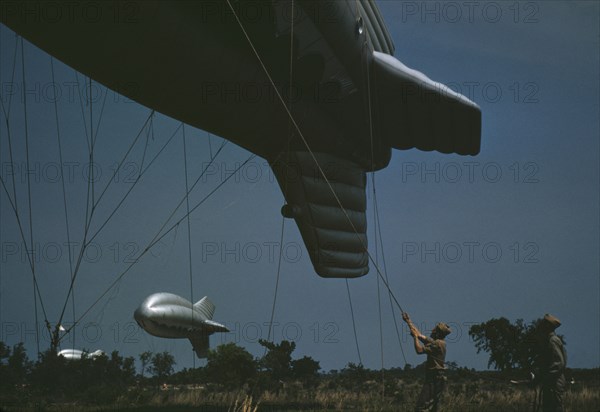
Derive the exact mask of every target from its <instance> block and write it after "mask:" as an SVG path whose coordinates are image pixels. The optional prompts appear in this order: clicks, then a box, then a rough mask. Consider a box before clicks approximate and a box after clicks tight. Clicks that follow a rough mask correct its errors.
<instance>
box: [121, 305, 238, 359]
mask: <svg viewBox="0 0 600 412" xmlns="http://www.w3.org/2000/svg"><path fill="white" fill-rule="evenodd" d="M214 313H215V305H214V304H213V303H212V302H211V301H210V300H208V297H206V296H205V297H203V298H202V299H200V300H199V301H198V302H196V303H195V304H193V305H192V303H191V302H190V301H189V300H187V299H184V298H182V297H181V296H177V295H174V294H172V293H155V294H153V295H150V296H148V297H147V298H146V299H145V300H144V301H143V302H142V304H141V305H140V306H139V307H138V308H137V309H136V310H135V312H134V314H133V317H134V318H135V320H136V322H137V323H138V325H140V326H141V327H142V328H143V329H144V330H145V331H146V332H148V333H149V334H151V335H154V336H158V337H160V338H171V339H181V338H187V339H189V340H190V342H191V343H192V346H193V347H194V352H196V355H198V357H199V358H206V357H207V354H208V349H209V340H208V337H209V336H210V335H211V334H213V333H215V332H229V329H227V328H226V327H225V326H224V325H221V324H220V323H217V322H213V320H212V317H213V314H214Z"/></svg>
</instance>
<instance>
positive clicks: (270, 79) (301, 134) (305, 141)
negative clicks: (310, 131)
mask: <svg viewBox="0 0 600 412" xmlns="http://www.w3.org/2000/svg"><path fill="white" fill-rule="evenodd" d="M227 4H228V6H229V8H230V9H231V11H232V13H233V15H234V17H235V19H236V21H237V23H238V25H239V26H240V29H241V30H242V32H243V34H244V36H245V37H246V40H247V41H248V43H249V45H250V47H251V48H252V51H253V52H254V54H255V56H256V58H257V59H258V61H259V63H260V65H261V67H262V69H263V71H264V73H265V75H266V76H267V78H268V80H269V82H270V84H271V86H272V87H273V90H274V92H275V95H276V96H277V98H278V99H279V101H280V102H281V104H282V105H283V108H284V110H285V111H286V112H287V115H288V117H289V118H290V121H291V122H292V124H293V125H294V128H295V129H296V131H297V132H298V136H299V137H300V139H301V140H302V143H303V144H304V146H305V147H306V149H307V151H308V152H309V154H310V155H311V157H312V159H313V161H314V162H315V165H316V166H317V169H318V170H319V173H320V174H321V176H322V177H323V180H324V181H325V182H326V183H327V185H328V187H329V190H330V191H331V193H332V195H333V197H334V199H335V201H336V203H337V204H338V205H339V207H340V209H341V210H342V212H343V213H344V215H345V217H346V219H347V221H348V223H349V224H350V226H351V227H352V230H353V231H354V234H355V235H356V236H357V237H358V239H359V242H360V243H361V245H362V248H363V250H364V251H365V253H366V254H367V256H368V257H369V261H370V262H371V263H372V264H373V265H374V267H375V269H376V271H377V275H378V276H379V277H380V278H381V280H382V282H383V284H384V285H385V286H386V288H387V289H388V291H389V292H390V294H391V295H392V298H393V299H394V302H395V304H396V305H397V306H398V308H399V309H400V311H401V312H402V313H404V310H403V309H402V305H400V302H399V301H398V299H397V298H396V296H395V295H394V293H393V292H392V290H391V288H390V286H389V283H388V282H387V281H386V280H385V279H384V277H383V274H382V273H381V270H380V269H379V266H378V265H377V263H376V262H375V260H374V259H373V256H372V255H371V254H370V253H369V250H368V248H367V247H366V245H365V243H364V241H363V240H362V239H361V238H360V235H359V233H358V230H357V229H356V226H355V225H354V223H353V222H352V220H351V219H350V216H349V215H348V212H347V211H346V209H345V208H344V206H343V205H342V202H341V201H340V199H339V197H338V195H337V193H336V192H335V190H334V189H333V186H332V185H331V182H330V181H329V179H328V178H327V176H326V175H325V172H324V171H323V168H322V167H321V165H320V164H319V162H318V161H317V158H316V156H315V154H314V152H313V151H312V150H311V148H310V145H309V144H308V142H307V140H306V138H305V137H304V134H303V133H302V131H301V130H300V127H299V126H298V124H297V123H296V121H295V119H294V117H293V115H292V114H291V112H290V110H289V108H288V107H287V105H286V104H285V101H284V100H283V97H282V96H281V93H280V92H279V90H278V89H277V87H276V86H275V82H274V81H273V78H272V77H271V75H270V74H269V71H268V70H267V68H266V66H265V64H264V62H263V61H262V59H261V57H260V55H259V54H258V52H257V50H256V48H255V47H254V44H253V42H252V40H251V39H250V37H249V36H248V33H247V32H246V29H245V28H244V26H243V24H242V22H241V21H240V19H239V16H238V15H237V13H236V12H235V9H234V8H233V6H232V4H231V1H230V0H227Z"/></svg>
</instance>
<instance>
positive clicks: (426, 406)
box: [402, 313, 451, 412]
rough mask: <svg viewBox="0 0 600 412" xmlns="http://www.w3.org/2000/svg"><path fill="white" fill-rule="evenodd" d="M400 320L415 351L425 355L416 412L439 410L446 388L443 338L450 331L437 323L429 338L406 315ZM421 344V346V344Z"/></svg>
mask: <svg viewBox="0 0 600 412" xmlns="http://www.w3.org/2000/svg"><path fill="white" fill-rule="evenodd" d="M402 319H404V321H405V322H406V323H407V325H408V327H409V328H410V334H411V335H412V337H413V339H414V343H415V351H416V352H417V354H418V355H423V354H426V355H427V360H426V362H425V368H426V372H425V384H424V385H423V389H422V390H421V394H420V395H419V399H418V400H417V407H416V409H415V410H416V411H417V412H424V411H431V412H436V411H438V410H439V409H438V408H439V403H440V399H441V397H442V393H443V392H444V388H445V386H446V376H445V374H444V370H445V369H446V366H445V365H444V362H445V360H446V341H445V340H444V338H445V337H446V336H447V335H449V334H450V332H451V330H450V328H449V327H448V325H446V324H445V323H441V322H440V323H438V324H437V325H435V327H434V328H433V330H432V331H431V336H430V337H427V336H425V335H423V334H422V333H421V332H420V331H419V329H417V327H416V326H415V325H414V324H413V323H412V321H411V320H410V317H409V316H408V313H403V314H402ZM421 343H422V344H421Z"/></svg>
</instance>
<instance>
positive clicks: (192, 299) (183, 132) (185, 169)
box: [181, 124, 196, 368]
mask: <svg viewBox="0 0 600 412" xmlns="http://www.w3.org/2000/svg"><path fill="white" fill-rule="evenodd" d="M181 136H182V140H183V170H184V172H185V193H186V196H185V206H186V212H187V219H186V220H187V235H188V242H187V244H188V265H189V275H190V303H191V304H192V305H191V306H190V310H191V313H192V324H194V279H193V277H192V272H193V271H192V229H191V227H190V196H189V185H188V166H187V147H186V143H185V124H184V125H182V128H181ZM192 362H193V365H194V368H196V356H195V353H194V350H193V348H192Z"/></svg>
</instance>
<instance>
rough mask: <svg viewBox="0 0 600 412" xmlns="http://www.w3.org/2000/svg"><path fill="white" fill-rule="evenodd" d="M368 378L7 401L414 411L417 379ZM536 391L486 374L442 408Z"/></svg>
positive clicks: (522, 402)
mask: <svg viewBox="0 0 600 412" xmlns="http://www.w3.org/2000/svg"><path fill="white" fill-rule="evenodd" d="M382 388H383V387H382V384H381V381H366V382H364V383H362V384H361V385H360V387H357V388H355V389H353V390H349V389H340V388H328V387H327V383H321V384H320V385H319V386H318V387H316V388H314V389H304V388H303V387H302V385H300V384H297V383H290V384H286V385H285V386H283V387H281V388H279V390H278V391H269V390H267V391H264V392H262V393H260V394H258V393H256V394H253V396H251V395H250V394H249V392H251V388H245V390H243V391H242V390H238V391H223V390H214V389H208V388H206V387H202V386H191V385H181V386H170V387H167V388H160V389H158V388H148V387H146V388H139V387H137V388H131V389H130V390H129V391H128V393H127V395H125V396H122V397H121V398H119V399H118V401H117V402H116V403H114V404H112V405H104V406H100V405H95V406H94V405H89V404H88V405H85V404H81V403H76V404H74V403H71V404H68V403H63V404H44V403H43V402H40V403H37V404H30V405H28V406H23V405H4V407H5V410H7V411H13V410H14V411H20V410H23V411H89V412H92V411H93V412H100V411H150V412H151V411H175V412H178V411H216V412H218V411H227V412H261V411H397V412H402V411H413V410H414V406H415V401H416V398H417V395H418V392H419V390H420V383H419V382H414V381H413V382H405V381H403V380H402V379H390V380H387V381H386V382H385V392H383V391H382ZM599 389H600V388H599V387H598V386H597V383H594V384H583V383H578V384H573V385H570V387H569V389H568V390H567V392H566V393H565V406H566V408H567V410H568V411H570V412H598V411H600V390H599ZM534 397H535V392H534V391H533V390H532V389H530V388H527V387H523V386H511V385H509V384H506V383H500V382H498V383H490V382H489V381H486V380H470V381H462V382H449V384H448V386H447V389H446V392H445V395H444V398H443V402H444V407H443V409H442V410H443V411H444V412H459V411H460V412H468V411H473V412H475V411H477V412H479V411H524V412H525V411H531V410H532V407H533V401H534Z"/></svg>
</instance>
